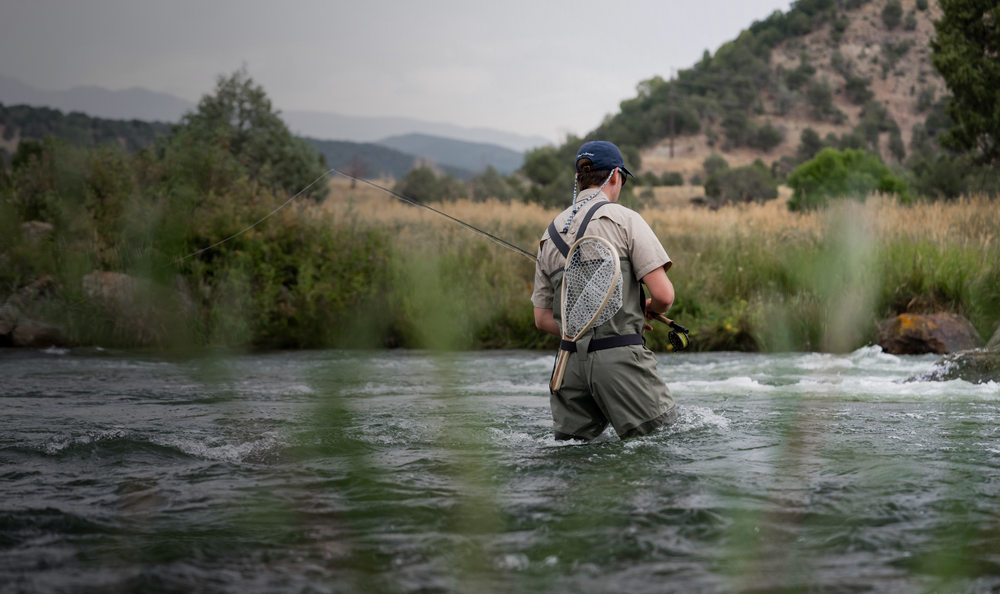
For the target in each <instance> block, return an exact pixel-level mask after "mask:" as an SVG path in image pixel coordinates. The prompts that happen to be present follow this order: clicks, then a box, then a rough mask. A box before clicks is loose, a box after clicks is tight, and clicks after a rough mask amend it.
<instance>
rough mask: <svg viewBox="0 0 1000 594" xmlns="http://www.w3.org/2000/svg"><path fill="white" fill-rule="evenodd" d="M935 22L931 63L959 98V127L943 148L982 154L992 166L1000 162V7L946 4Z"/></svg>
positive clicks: (951, 110)
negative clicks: (998, 58)
mask: <svg viewBox="0 0 1000 594" xmlns="http://www.w3.org/2000/svg"><path fill="white" fill-rule="evenodd" d="M940 6H941V12H942V16H941V19H940V20H938V21H935V22H934V27H935V29H936V32H937V35H936V37H935V38H934V39H932V40H931V50H932V55H931V63H932V64H933V65H934V68H936V69H937V71H938V72H940V73H941V76H942V77H943V78H944V80H945V82H946V83H947V84H948V88H949V89H950V90H951V93H952V95H953V97H952V100H951V102H950V103H949V105H948V108H947V113H948V116H950V117H951V119H952V120H953V121H954V122H955V123H956V126H955V127H954V128H953V129H951V130H950V131H948V132H947V133H946V134H944V135H943V136H942V137H941V139H940V142H941V144H942V145H943V146H944V147H946V148H950V149H952V150H956V151H969V150H977V151H978V152H979V154H980V157H981V159H982V160H983V161H984V162H987V163H994V164H995V163H996V162H997V161H998V160H1000V108H998V106H1000V60H997V51H998V50H1000V5H998V4H997V3H996V2H992V1H989V0H941V3H940Z"/></svg>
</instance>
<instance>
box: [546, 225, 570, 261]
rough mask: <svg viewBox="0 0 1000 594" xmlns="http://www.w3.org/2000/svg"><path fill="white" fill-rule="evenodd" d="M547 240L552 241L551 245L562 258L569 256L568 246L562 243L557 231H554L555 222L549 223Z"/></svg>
mask: <svg viewBox="0 0 1000 594" xmlns="http://www.w3.org/2000/svg"><path fill="white" fill-rule="evenodd" d="M549 239H551V240H552V245H554V246H556V249H557V250H559V253H560V254H562V255H563V258H565V257H566V256H569V245H568V244H567V243H566V242H565V241H563V238H562V236H561V235H559V231H558V230H557V229H556V222H555V221H552V222H551V223H549Z"/></svg>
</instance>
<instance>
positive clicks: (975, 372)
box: [906, 349, 1000, 384]
mask: <svg viewBox="0 0 1000 594" xmlns="http://www.w3.org/2000/svg"><path fill="white" fill-rule="evenodd" d="M956 379H960V380H965V381H967V382H971V383H974V384H984V383H987V382H1000V349H974V350H971V351H962V352H961V353H953V354H951V355H948V356H947V357H944V358H942V359H941V360H939V361H938V362H937V363H935V364H934V368H933V369H931V370H930V371H928V372H927V373H921V374H920V375H914V376H912V377H910V378H909V379H907V380H906V381H908V382H946V381H949V380H956Z"/></svg>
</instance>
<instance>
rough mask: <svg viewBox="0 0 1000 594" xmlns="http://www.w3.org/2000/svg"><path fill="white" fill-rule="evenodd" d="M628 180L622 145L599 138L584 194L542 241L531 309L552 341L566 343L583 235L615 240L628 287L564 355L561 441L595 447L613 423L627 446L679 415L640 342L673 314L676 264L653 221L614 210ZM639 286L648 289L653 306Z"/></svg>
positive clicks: (580, 177)
mask: <svg viewBox="0 0 1000 594" xmlns="http://www.w3.org/2000/svg"><path fill="white" fill-rule="evenodd" d="M628 175H632V172H631V171H629V170H628V169H627V168H626V167H625V162H624V160H623V159H622V154H621V151H619V150H618V147H616V146H615V145H614V144H612V143H610V142H606V141H600V140H598V141H593V142H587V143H585V144H584V145H583V146H581V147H580V150H579V151H577V156H576V182H577V186H578V187H580V188H583V189H582V190H580V192H579V195H575V196H574V201H573V205H572V206H570V207H569V208H567V209H566V210H564V211H563V212H562V213H561V214H560V215H559V216H558V217H556V219H555V220H554V221H553V222H552V224H551V225H549V228H548V230H547V231H546V232H545V233H544V234H543V235H542V239H541V242H540V243H539V247H538V263H537V264H536V265H535V285H534V292H533V294H532V296H531V301H532V303H533V304H534V306H535V326H537V327H538V328H539V329H540V330H544V331H545V332H548V333H549V334H554V335H556V336H562V334H561V332H560V315H561V304H560V303H559V297H558V296H559V295H561V288H562V273H563V268H564V266H565V264H566V253H567V252H568V246H569V245H572V243H573V242H574V241H576V240H577V239H579V237H584V236H585V235H587V236H593V235H596V236H599V237H601V238H603V239H606V240H608V241H610V242H611V244H612V245H614V246H615V249H616V250H617V251H618V256H619V257H620V259H621V274H622V278H623V279H624V282H623V284H622V307H621V309H620V310H619V311H618V313H616V314H615V316H614V317H613V318H611V319H610V320H609V321H607V322H605V323H604V324H601V325H600V326H598V327H596V328H591V329H590V330H588V331H587V332H586V333H585V334H584V336H583V337H581V339H580V340H578V341H577V342H576V343H575V344H574V343H567V342H564V343H563V344H562V346H561V347H560V348H562V349H563V350H569V351H573V352H571V353H570V355H569V363H568V365H567V368H566V375H565V379H564V380H563V384H562V387H561V388H560V389H559V390H558V391H557V392H553V393H552V395H551V398H550V404H551V406H552V419H553V421H554V429H555V437H556V439H557V440H567V439H577V440H584V441H586V440H590V439H593V438H595V437H597V436H598V435H600V434H601V433H602V432H603V431H604V429H605V428H606V427H607V426H608V423H609V422H610V423H611V425H612V427H614V429H615V431H616V432H617V433H618V436H619V437H620V438H621V439H626V438H629V437H635V436H638V435H646V434H648V433H650V432H652V431H654V430H655V429H657V428H658V427H660V426H662V425H664V424H668V423H671V422H673V421H674V419H676V416H677V412H676V408H675V406H674V400H673V398H672V397H671V395H670V391H669V390H668V389H667V385H666V383H664V381H663V379H662V378H661V377H660V375H659V373H657V371H656V357H655V356H654V355H653V353H652V351H650V350H649V349H647V348H646V347H645V346H644V345H643V340H642V333H643V332H644V330H646V329H649V328H650V326H648V325H647V324H646V323H645V319H646V318H647V317H648V318H651V317H652V316H654V315H655V314H663V313H666V312H667V310H669V309H670V306H671V305H672V304H673V301H674V287H673V285H671V284H670V280H669V279H668V278H667V270H669V269H670V266H671V264H672V262H671V261H670V258H669V257H668V256H667V253H666V252H665V251H664V250H663V246H661V245H660V242H659V240H658V239H657V238H656V235H654V234H653V230H652V229H650V228H649V225H647V224H646V221H644V220H643V219H642V217H640V216H639V215H638V214H637V213H636V212H634V211H632V210H630V209H628V208H625V207H624V206H621V205H619V204H616V203H617V201H618V196H619V194H620V193H621V190H622V186H623V185H624V184H625V180H626V176H628ZM632 177H633V178H634V177H635V176H634V175H632ZM574 194H576V192H574ZM581 231H582V233H581ZM578 234H579V236H578ZM640 282H641V283H642V284H645V285H646V288H647V289H648V290H649V294H650V298H649V299H645V298H644V295H643V292H642V286H641V284H640ZM574 349H575V351H574Z"/></svg>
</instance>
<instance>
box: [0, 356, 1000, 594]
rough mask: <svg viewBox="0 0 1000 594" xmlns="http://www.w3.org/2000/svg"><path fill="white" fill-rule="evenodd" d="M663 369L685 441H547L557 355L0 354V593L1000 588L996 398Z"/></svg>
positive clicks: (839, 380)
mask: <svg viewBox="0 0 1000 594" xmlns="http://www.w3.org/2000/svg"><path fill="white" fill-rule="evenodd" d="M934 361H935V357H933V356H921V357H912V356H910V357H895V356H891V355H887V354H884V353H882V352H881V350H880V349H878V347H871V348H865V349H861V350H859V351H856V352H854V353H851V354H848V355H825V354H779V355H764V354H739V353H714V354H681V355H676V356H673V357H672V356H670V355H662V356H660V372H661V374H662V375H663V376H664V377H665V378H666V381H667V383H668V385H669V386H670V388H671V390H672V392H673V394H674V396H675V398H676V400H677V403H678V406H679V411H680V414H679V418H678V421H677V423H676V424H675V425H673V426H671V427H670V428H668V429H665V430H661V431H659V432H657V433H654V434H653V435H650V436H646V437H642V438H637V439H633V440H630V441H625V442H622V441H619V440H618V439H617V437H615V436H614V435H613V433H610V432H606V433H605V434H604V435H603V436H601V437H600V438H599V439H597V440H596V441H595V442H592V443H589V444H584V445H580V444H570V443H556V442H555V441H554V440H553V439H552V436H551V433H552V429H551V417H550V413H549V409H548V394H547V390H546V383H547V380H548V375H549V371H550V369H551V364H552V355H551V354H549V353H538V352H525V351H505V352H475V353H455V354H437V353H428V352H414V351H370V352H365V351H358V352H351V351H311V352H276V353H222V352H208V353H199V355H198V356H196V357H195V356H192V357H180V356H162V355H154V354H148V353H132V352H113V351H104V350H99V349H72V350H59V349H50V350H48V351H33V352H29V351H19V350H0V493H2V497H0V592H3V593H8V592H150V591H163V592H233V593H240V594H250V593H256V592H274V591H284V592H359V591H365V592H476V593H486V592H565V593H574V594H578V593H582V592H628V593H631V594H637V593H642V592H733V591H746V592H761V591H777V590H781V591H822V592H834V591H836V592H842V591H843V592H846V591H850V592H860V591H878V592H913V591H958V592H963V591H969V592H974V591H995V590H996V589H997V588H1000V480H998V479H1000V472H998V469H1000V431H998V424H997V408H998V404H1000V386H998V385H997V384H984V385H973V384H969V383H965V382H961V381H953V382H944V383H931V382H926V383H919V382H918V383H904V382H903V381H902V380H904V379H905V378H907V377H908V376H910V375H911V374H913V373H917V372H922V371H926V370H928V369H929V368H930V367H931V366H932V364H933V362H934Z"/></svg>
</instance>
